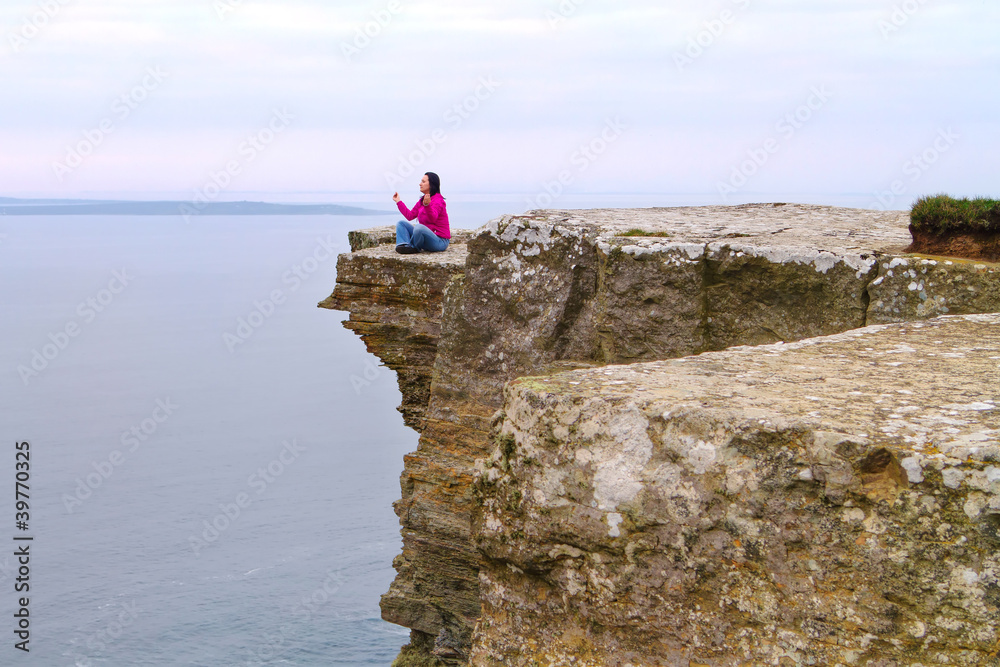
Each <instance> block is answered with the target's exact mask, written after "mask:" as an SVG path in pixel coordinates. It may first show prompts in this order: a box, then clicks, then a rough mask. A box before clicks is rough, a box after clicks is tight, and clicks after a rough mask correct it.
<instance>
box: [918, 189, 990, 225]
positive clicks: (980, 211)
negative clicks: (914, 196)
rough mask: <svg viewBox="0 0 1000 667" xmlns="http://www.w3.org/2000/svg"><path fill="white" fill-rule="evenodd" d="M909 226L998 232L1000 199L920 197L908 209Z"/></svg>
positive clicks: (946, 196)
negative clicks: (911, 207)
mask: <svg viewBox="0 0 1000 667" xmlns="http://www.w3.org/2000/svg"><path fill="white" fill-rule="evenodd" d="M910 230H911V231H922V232H929V233H931V234H938V235H940V234H955V233H970V232H971V233H989V234H995V233H998V232H1000V201H997V200H996V199H987V198H985V197H976V198H975V199H954V198H952V197H949V196H948V195H934V196H933V197H921V198H920V199H918V200H917V201H916V203H915V204H914V205H913V209H912V210H911V211H910Z"/></svg>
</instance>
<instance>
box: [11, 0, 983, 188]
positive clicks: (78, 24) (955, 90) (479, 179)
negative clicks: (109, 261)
mask: <svg viewBox="0 0 1000 667" xmlns="http://www.w3.org/2000/svg"><path fill="white" fill-rule="evenodd" d="M47 2H48V3H50V4H52V5H58V11H56V12H55V13H54V14H53V15H52V16H51V17H50V18H49V19H47V20H46V21H45V23H44V24H43V25H41V26H39V27H38V29H37V31H36V33H37V34H34V35H33V36H32V37H31V38H30V39H27V40H26V41H24V42H23V43H21V44H20V48H19V49H18V50H17V51H16V52H15V51H14V49H13V48H12V41H11V37H10V36H11V35H15V36H17V35H20V34H21V31H23V30H24V22H25V21H26V20H27V21H29V22H31V20H32V16H34V15H36V14H37V12H38V11H41V10H43V9H44V6H45V5H46V3H47ZM398 3H399V7H398V11H396V12H393V17H392V20H391V22H388V23H387V24H386V25H383V26H380V27H379V28H378V30H377V31H376V30H375V29H372V28H369V32H370V33H376V34H375V35H374V36H373V37H371V40H370V44H368V45H367V46H366V47H365V48H364V49H363V50H361V51H360V52H359V53H358V54H357V55H356V56H355V57H353V58H351V59H348V58H345V56H344V53H343V45H344V44H350V43H351V41H352V40H353V39H355V37H356V35H358V31H359V30H360V31H364V30H365V26H366V25H367V24H370V23H371V22H372V21H374V20H376V18H377V16H378V13H379V12H380V11H382V12H385V11H386V7H387V4H388V0H370V1H368V2H363V3H357V2H351V3H346V2H320V1H313V2H310V1H304V0H303V1H287V2H277V1H270V0H242V1H237V0H172V1H171V0H144V1H137V0H35V2H25V1H24V0H13V1H11V2H7V3H5V4H4V5H3V6H2V8H0V72H2V73H3V81H4V83H5V94H4V100H5V104H4V105H3V107H2V110H0V121H2V122H0V142H2V144H3V146H4V150H3V151H2V153H0V177H2V179H3V182H4V183H5V188H4V191H3V192H0V194H2V195H17V194H19V193H28V192H31V193H43V192H48V193H51V194H54V195H70V194H75V193H80V192H87V191H104V192H108V191H143V192H149V191H156V190H160V191H178V190H180V191H185V190H188V189H191V188H194V187H197V185H199V184H201V183H203V182H204V181H205V178H206V174H207V173H208V171H209V170H210V169H212V168H214V167H215V166H216V165H217V164H218V162H219V160H220V159H224V158H225V157H226V156H227V155H228V154H230V153H231V151H232V150H233V148H234V147H235V146H238V145H239V142H240V141H241V138H242V137H245V136H246V134H247V133H248V132H251V131H253V130H254V129H255V128H257V127H258V126H259V125H260V123H262V122H265V121H266V120H267V118H268V117H269V114H270V113H271V110H272V109H273V108H276V107H280V108H288V109H290V110H291V111H292V112H293V113H294V114H295V116H296V119H297V120H296V123H295V126H294V127H292V128H290V129H289V130H288V132H287V133H285V134H284V135H283V136H282V137H281V139H280V141H276V142H275V144H274V146H273V147H272V148H269V151H268V154H267V155H266V156H265V157H264V158H262V159H261V160H259V161H257V162H256V163H255V164H254V165H252V169H247V170H246V171H245V172H244V173H243V174H241V179H242V181H241V183H240V184H239V186H234V187H238V189H239V190H241V191H243V190H254V189H259V190H264V191H271V192H273V191H283V190H288V191H302V190H369V191H378V190H381V189H384V178H383V174H384V173H385V170H386V169H391V168H393V165H394V163H395V162H397V161H398V157H399V155H401V154H405V153H406V152H407V151H408V150H409V149H410V147H411V146H412V144H413V142H414V141H417V140H419V139H421V138H422V137H425V136H428V135H429V133H430V132H432V131H433V130H434V129H435V128H437V127H444V128H445V129H448V126H447V125H445V124H444V123H445V120H444V116H445V114H446V113H447V112H448V109H449V108H451V107H452V106H453V105H454V104H455V103H459V102H461V101H462V100H463V99H465V98H466V97H467V96H468V95H469V94H470V93H472V92H473V91H474V90H475V86H476V85H477V81H479V80H480V78H481V77H493V78H495V79H496V80H498V81H500V82H502V86H501V87H500V88H499V89H498V90H497V92H496V94H495V95H492V96H491V97H490V99H488V100H485V101H484V102H483V104H482V105H481V106H480V107H479V108H478V109H476V110H475V111H474V112H473V113H471V114H470V115H469V117H468V118H467V119H463V123H462V125H461V127H458V128H454V131H451V132H449V133H448V140H447V141H446V142H444V143H443V144H442V145H441V146H440V149H439V150H437V151H436V152H435V154H434V155H433V156H431V157H432V159H433V164H431V165H429V166H428V168H430V167H433V168H434V169H435V170H436V171H438V172H439V173H442V175H445V174H447V175H448V179H447V180H446V182H447V183H448V184H449V186H450V189H451V190H452V191H456V190H460V191H467V192H487V191H503V192H525V193H531V192H536V191H538V188H539V183H540V182H541V181H543V180H544V179H546V178H549V177H550V176H551V174H552V173H558V171H559V169H560V168H561V167H560V165H563V164H565V162H566V160H567V159H568V158H569V156H571V155H572V154H573V152H574V150H576V149H577V147H578V146H579V144H580V142H582V141H585V140H588V139H589V138H590V137H592V136H593V134H594V132H598V131H600V128H601V127H602V126H603V123H604V122H605V119H607V118H609V117H621V118H622V119H623V120H624V121H625V122H627V123H628V126H629V130H628V132H626V133H624V134H623V135H622V137H621V139H620V140H619V141H616V143H615V145H614V146H613V147H611V148H610V149H609V150H608V151H607V153H605V154H604V155H602V156H601V158H600V159H599V160H597V161H595V163H594V164H593V165H592V167H591V168H589V169H588V170H587V172H586V173H584V174H581V175H580V177H579V178H578V179H576V180H575V181H574V183H573V185H572V187H573V188H575V189H576V190H577V191H581V192H582V191H586V190H590V191H604V192H608V191H620V192H627V191H631V192H635V191H644V192H713V191H714V190H715V188H716V184H717V183H718V182H719V181H720V180H725V179H727V178H729V176H730V174H731V173H732V170H733V168H734V167H738V166H739V165H740V163H741V161H742V160H743V159H745V155H746V153H747V151H748V150H752V149H753V148H754V147H755V146H759V145H761V144H762V142H764V141H766V140H767V138H768V137H769V136H771V135H772V134H773V133H774V124H775V121H776V119H779V118H781V117H782V115H783V114H784V113H786V112H787V111H788V110H789V109H795V108H796V106H797V105H799V104H801V99H802V98H803V97H804V96H806V95H808V93H809V91H810V89H811V88H812V87H813V86H826V87H827V88H828V89H829V90H831V91H832V93H833V95H832V97H831V102H830V103H829V105H827V106H826V107H825V108H824V109H823V112H822V114H817V116H816V118H815V119H814V120H813V121H811V122H810V123H809V124H808V126H806V127H804V128H802V130H801V131H799V132H797V133H796V135H795V136H794V137H793V138H791V139H789V141H787V142H785V143H784V144H783V145H782V150H781V151H780V152H779V153H775V154H774V156H773V159H770V160H769V161H768V163H767V165H765V167H764V168H762V169H761V170H760V173H757V174H755V175H754V180H753V182H752V184H748V185H747V186H746V189H747V190H748V192H747V193H746V197H747V198H751V199H752V198H754V197H755V196H758V194H757V193H767V192H813V193H815V192H863V193H864V192H874V191H875V190H876V189H878V188H882V187H884V184H885V182H888V181H891V180H892V179H893V178H894V177H895V176H896V174H898V172H899V170H900V165H901V164H903V163H904V162H905V161H906V160H907V158H908V156H909V154H910V153H911V152H913V151H917V150H920V149H921V148H922V147H923V146H925V144H926V143H927V141H928V140H932V139H933V137H934V136H935V133H936V132H937V131H938V130H939V129H940V128H941V127H946V126H953V127H954V128H955V130H956V131H958V132H959V133H960V134H961V136H962V137H963V139H962V140H961V141H959V142H957V143H956V145H955V147H954V148H953V150H951V151H949V153H948V155H947V156H945V158H943V159H942V160H941V161H940V162H939V163H938V164H936V165H935V167H934V168H933V169H932V170H928V172H927V173H926V174H924V175H923V176H922V179H921V182H920V184H919V186H920V188H921V189H925V188H926V189H928V190H935V191H936V190H949V191H952V192H955V193H956V194H975V193H977V192H978V191H984V193H986V192H985V189H986V188H989V187H995V185H993V183H992V180H990V179H991V174H989V173H988V172H989V169H988V168H987V167H988V166H989V164H990V162H989V156H990V155H993V154H995V153H996V152H997V149H998V148H1000V139H998V136H1000V133H998V132H997V120H996V114H995V113H993V111H992V110H993V109H995V107H996V104H997V101H998V100H997V96H998V93H997V92H996V91H997V90H998V86H997V83H998V77H1000V67H998V65H1000V49H998V47H997V46H996V44H995V42H996V40H995V35H994V32H995V31H994V27H995V26H996V25H997V24H998V19H1000V7H998V6H997V5H996V4H995V3H989V4H987V3H983V2H979V1H978V0H965V1H952V2H944V1H940V0H933V1H932V0H924V1H923V2H921V1H920V0H906V1H905V2H902V1H899V0H885V1H882V0H877V1H872V0H863V1H862V0H817V1H814V2H809V3H804V2H799V1H795V2H793V1H792V0H771V1H765V0H713V1H710V2H693V1H691V2H677V1H673V2H671V1H667V2H646V1H638V2H628V3H626V2H622V1H617V2H616V1H612V0H562V2H558V1H557V0H547V1H542V2H539V1H529V0H511V1H508V2H477V3H469V2H458V1H456V0H443V1H435V2H430V1H429V0H428V1H423V0H411V1H408V0H398ZM220 7H221V9H220ZM725 11H731V12H732V17H733V20H731V21H727V22H726V23H725V26H724V30H720V29H719V27H718V24H715V23H713V21H715V20H716V19H717V18H718V17H719V16H720V15H721V13H722V12H725ZM900 12H902V13H900ZM553 17H555V19H556V20H553ZM887 22H888V23H887ZM886 25H889V26H891V28H889V29H887V28H886ZM706 31H708V33H707V34H709V35H711V38H708V37H706V36H705V34H706ZM29 32H31V31H30V30H29ZM715 33H717V34H715ZM699 40H700V42H701V44H700V52H699V53H698V57H697V58H695V59H693V61H692V62H691V63H690V64H689V65H688V66H686V67H684V68H683V69H681V70H679V69H678V67H677V65H676V57H677V54H678V53H681V54H683V53H684V52H685V50H686V49H688V48H689V47H690V45H691V44H692V43H696V44H698V43H699ZM15 41H17V40H15ZM694 50H696V51H697V50H698V49H697V48H695V49H694ZM148 67H162V68H164V69H165V70H166V71H168V72H170V78H169V79H168V80H167V81H166V82H165V83H164V84H163V85H162V87H161V88H159V89H158V90H157V91H156V93H155V97H153V98H151V99H150V100H149V101H148V102H147V103H144V104H143V105H142V107H141V108H139V109H137V110H136V113H134V114H132V115H131V116H130V117H129V118H127V119H125V120H123V121H122V122H120V123H118V124H117V125H116V127H115V131H114V133H113V134H112V135H110V136H109V137H108V138H107V140H106V141H104V142H103V143H102V144H101V146H99V147H98V148H97V150H95V151H94V154H93V155H92V156H90V157H88V159H87V160H86V162H85V163H84V164H82V165H81V166H80V167H79V168H78V169H76V170H75V171H74V172H73V173H72V174H71V175H70V176H68V177H66V178H65V179H64V182H60V181H59V180H58V179H57V178H56V177H55V176H54V174H53V169H52V163H53V162H55V161H58V160H60V159H62V158H63V157H64V156H65V154H66V150H67V146H72V144H73V142H75V141H78V140H79V137H80V136H81V133H83V132H84V131H86V130H87V129H88V128H91V127H94V126H96V124H97V123H99V122H100V121H101V120H102V118H103V117H105V116H106V115H107V113H108V109H109V108H110V106H111V104H112V103H113V100H114V99H115V97H116V96H118V95H120V94H121V91H122V90H123V89H125V88H126V87H127V86H130V85H132V84H133V82H134V81H135V80H136V78H137V77H141V74H142V72H144V71H145V70H146V68H148ZM914 194H918V193H914ZM992 194H997V193H995V192H994V193H992Z"/></svg>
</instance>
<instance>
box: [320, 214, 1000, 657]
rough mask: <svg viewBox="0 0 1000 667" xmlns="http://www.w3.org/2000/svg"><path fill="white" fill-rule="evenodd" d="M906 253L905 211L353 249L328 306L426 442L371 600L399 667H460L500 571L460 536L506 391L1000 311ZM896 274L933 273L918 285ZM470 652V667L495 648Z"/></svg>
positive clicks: (405, 479) (366, 243)
mask: <svg viewBox="0 0 1000 667" xmlns="http://www.w3.org/2000/svg"><path fill="white" fill-rule="evenodd" d="M909 240H910V239H909V234H908V233H907V228H906V219H905V214H903V213H896V212H889V213H878V212H874V211H861V210H849V209H835V208H829V207H818V206H800V205H756V206H740V207H704V208H676V209H641V210H635V209H632V210H592V211H536V212H532V213H529V214H525V215H522V216H503V217H501V218H499V219H497V220H494V221H491V222H490V223H489V224H488V225H486V226H485V227H484V228H482V229H480V230H477V231H476V232H474V233H470V235H469V237H468V240H467V242H466V243H462V240H461V239H456V240H454V241H453V243H452V246H451V247H450V248H449V249H448V251H446V252H445V253H441V254H420V255H410V256H400V255H395V254H394V253H393V251H392V247H391V245H381V244H385V243H390V244H391V242H392V235H391V231H389V230H388V228H386V229H379V230H373V231H368V232H360V233H355V234H353V235H352V238H351V242H352V248H354V249H356V250H355V252H352V253H351V254H349V255H342V256H341V258H340V260H339V262H338V285H337V288H336V290H335V291H334V294H333V295H332V296H331V298H330V299H328V300H327V301H325V302H324V303H323V304H321V305H323V306H326V307H330V308H336V309H340V310H348V311H350V313H351V319H350V321H349V322H347V323H346V326H348V327H349V328H351V329H353V330H355V331H358V332H359V333H360V334H361V335H362V337H363V339H364V340H365V342H366V344H367V345H368V348H369V350H370V351H372V352H373V353H375V354H377V355H378V356H380V357H381V358H382V359H383V360H384V361H385V362H386V364H387V365H388V366H389V367H390V368H393V369H395V370H397V372H398V373H399V382H400V389H401V390H402V392H403V406H402V407H401V410H402V411H403V414H404V417H405V418H406V420H407V423H408V424H410V425H412V426H414V427H415V428H417V429H418V430H419V431H420V433H421V437H420V444H419V446H418V449H417V451H416V452H413V453H411V454H409V455H408V456H407V457H406V458H405V461H404V464H405V468H404V471H403V474H402V477H401V486H402V492H403V493H402V499H401V500H400V501H398V502H397V503H396V505H395V507H396V511H397V514H399V516H400V520H401V523H402V525H403V531H402V533H403V544H404V546H403V553H402V554H401V555H400V556H398V557H397V558H396V560H395V561H394V566H395V567H396V569H397V572H398V576H397V578H396V580H395V582H394V583H393V585H392V587H391V589H390V591H389V592H388V593H387V594H386V595H385V596H384V597H383V600H382V611H383V617H384V618H386V619H387V620H389V621H392V622H394V623H398V624H401V625H404V626H406V627H410V628H412V629H413V630H414V633H413V640H412V646H411V650H409V651H408V652H406V654H405V655H406V659H407V660H412V661H413V664H417V662H418V661H419V660H420V659H421V656H422V657H431V656H434V658H435V659H441V660H443V661H445V662H449V663H462V662H465V661H467V660H468V659H469V656H470V649H471V646H472V643H471V642H472V632H473V628H474V627H475V625H476V622H477V620H478V619H479V618H480V613H481V606H480V600H481V595H480V582H479V571H480V563H481V562H482V560H483V558H484V557H486V558H493V557H494V556H497V557H498V558H501V560H502V557H501V556H498V555H496V554H491V553H490V552H489V551H488V550H487V552H486V553H485V554H484V553H483V552H481V551H480V549H479V548H477V544H476V542H475V540H474V539H473V535H472V533H471V525H472V523H471V522H472V517H473V513H474V510H475V509H476V507H477V505H476V501H475V499H474V497H473V494H472V483H473V479H474V477H473V472H474V465H475V461H476V460H477V459H483V458H485V457H486V456H487V455H489V453H490V452H491V451H492V450H493V449H494V447H495V444H494V443H493V439H492V438H493V435H492V434H491V429H492V428H493V427H494V426H495V421H494V418H495V416H496V415H497V414H498V411H499V409H500V408H501V407H502V406H503V401H504V396H503V387H504V385H505V384H506V383H507V382H508V381H510V380H512V379H514V378H517V377H521V376H526V375H542V374H549V373H554V372H558V371H561V370H567V369H573V368H581V367H583V368H586V367H594V366H603V365H606V364H621V363H632V362H646V361H655V360H661V359H671V358H676V357H682V356H686V355H692V354H698V353H701V352H705V351H710V350H722V349H725V348H728V347H731V346H734V345H757V344H764V343H776V342H779V341H784V342H790V341H795V340H801V339H803V338H808V337H813V336H822V335H827V334H834V333H838V332H843V331H846V330H850V329H855V328H858V327H862V326H864V325H866V324H869V323H871V322H872V321H877V322H890V321H897V320H907V319H914V318H924V317H933V316H934V315H937V314H939V313H941V312H949V313H952V314H955V313H970V312H987V311H997V310H1000V294H998V291H997V282H998V279H1000V273H998V272H997V267H996V266H995V265H981V267H980V268H977V267H976V265H975V264H974V263H973V264H965V263H960V262H954V261H953V262H952V263H951V264H946V263H945V261H944V260H939V261H938V260H936V261H938V263H937V264H935V265H932V264H920V262H921V261H922V259H923V258H920V257H912V256H906V257H904V256H903V255H904V253H903V249H904V248H905V246H906V245H907V244H908V242H909ZM362 248H363V249H362ZM901 260H906V261H907V262H908V264H907V265H906V268H905V270H906V271H907V272H908V271H910V270H914V271H915V272H916V273H917V274H918V275H921V276H924V277H925V279H924V280H923V281H922V283H923V284H922V286H920V282H921V281H918V287H919V289H916V288H911V283H912V282H913V279H912V278H907V280H906V281H905V282H904V280H903V278H902V274H903V272H902V271H901V269H903V266H902V265H901V264H899V262H900V261H901ZM890 267H891V268H890ZM925 268H926V269H927V274H924V273H922V271H923V270H924V269H925ZM932 271H933V272H938V273H935V274H934V276H935V277H934V279H931V278H927V277H926V276H927V275H930V274H931V273H932ZM890 272H891V274H890ZM907 275H909V274H907ZM959 275H962V277H961V278H960V279H959V277H958V276H959ZM880 278H881V280H879V279H880ZM970 286H971V287H973V288H974V289H975V293H973V292H970V291H969V290H968V289H967V288H968V287H970ZM929 302H930V303H933V304H939V305H937V306H933V307H929V306H928V305H927V304H928V303H929ZM942 308H947V309H948V310H947V311H943V310H941V309H942ZM602 548H607V549H613V548H615V547H614V545H613V544H612V543H611V542H609V543H608V544H607V545H605V547H602ZM489 595H490V597H488V598H485V599H486V600H487V603H488V604H490V605H493V604H496V593H495V591H492V590H491V592H490V593H489ZM477 636H478V637H479V640H478V644H477V645H478V646H480V647H482V648H483V651H485V652H483V651H479V652H478V653H477V655H480V656H487V655H489V651H493V650H495V649H494V648H488V649H487V648H486V647H488V646H489V641H488V633H487V634H483V632H482V630H481V631H480V633H479V635H477ZM637 636H638V635H637ZM478 650H479V649H477V651H478ZM526 655H527V654H526ZM482 659H484V660H485V659H486V658H485V657H483V658H482ZM526 664H530V663H526ZM553 664H555V663H553ZM664 664H670V663H669V662H666V663H664ZM719 664H723V663H719Z"/></svg>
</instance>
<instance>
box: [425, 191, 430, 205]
mask: <svg viewBox="0 0 1000 667" xmlns="http://www.w3.org/2000/svg"><path fill="white" fill-rule="evenodd" d="M430 205H431V196H430V195H429V194H426V195H424V206H430Z"/></svg>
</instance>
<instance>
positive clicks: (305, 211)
mask: <svg viewBox="0 0 1000 667" xmlns="http://www.w3.org/2000/svg"><path fill="white" fill-rule="evenodd" d="M394 213H395V211H376V210H373V209H369V208H359V207H356V206H341V205H339V204H270V203H267V202H252V201H238V202H208V203H204V202H199V203H198V204H192V203H191V202H184V201H115V200H87V199H14V198H11V197H0V215H177V216H187V215H393V214H394Z"/></svg>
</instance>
